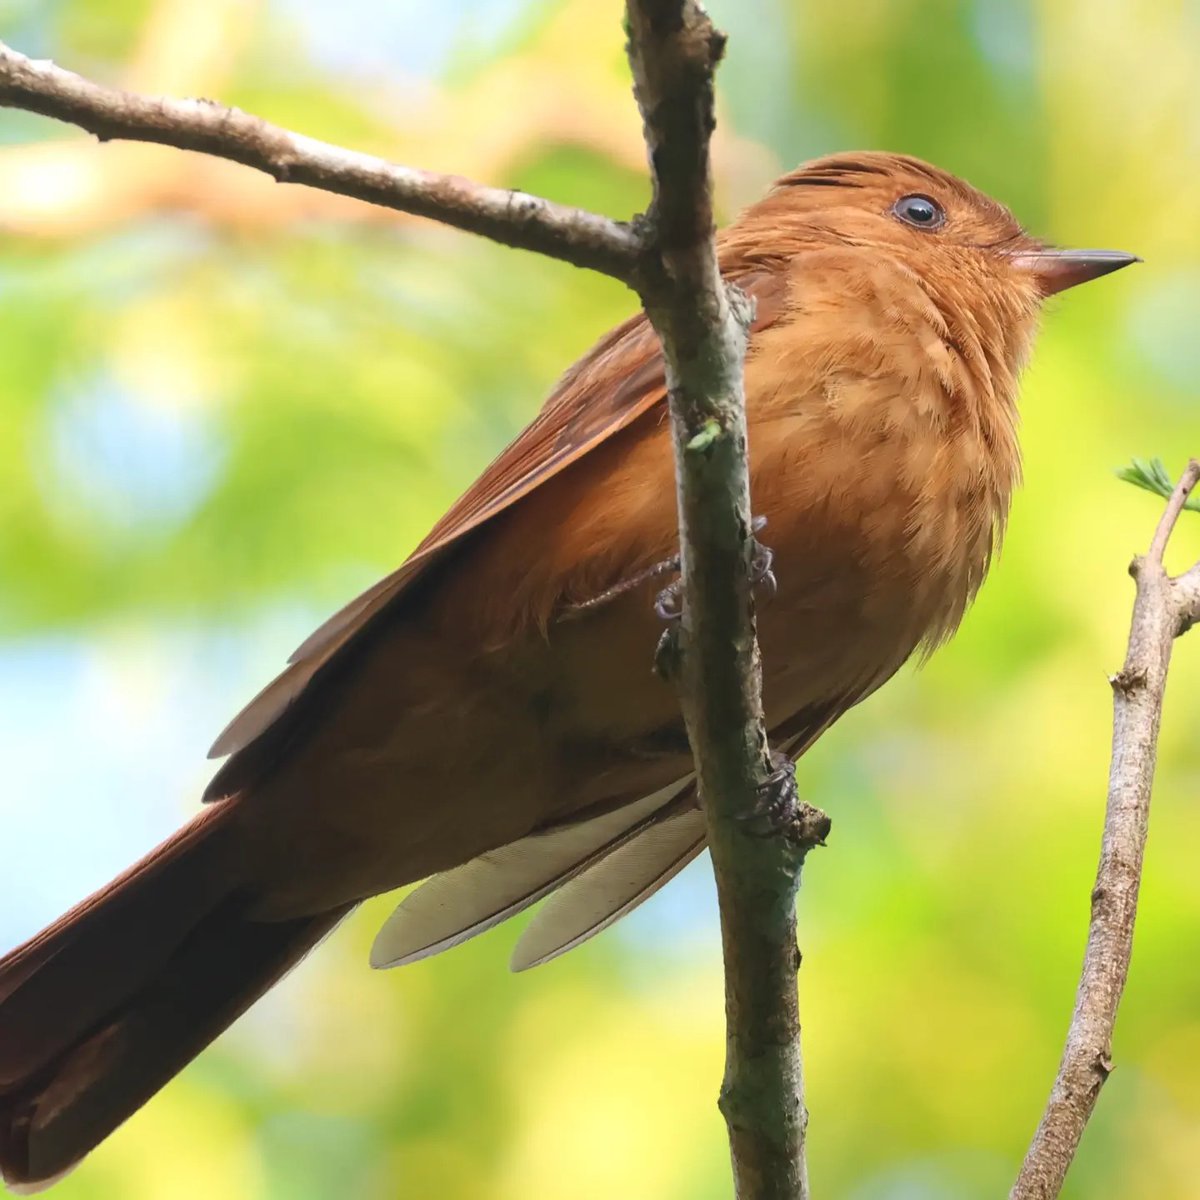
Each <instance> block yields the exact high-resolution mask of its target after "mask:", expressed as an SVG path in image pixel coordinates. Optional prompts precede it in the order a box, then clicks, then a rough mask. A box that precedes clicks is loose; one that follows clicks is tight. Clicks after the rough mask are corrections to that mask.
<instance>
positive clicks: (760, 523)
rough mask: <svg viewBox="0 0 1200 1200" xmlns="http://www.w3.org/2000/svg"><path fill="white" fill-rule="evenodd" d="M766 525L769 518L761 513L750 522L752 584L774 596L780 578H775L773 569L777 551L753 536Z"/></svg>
mask: <svg viewBox="0 0 1200 1200" xmlns="http://www.w3.org/2000/svg"><path fill="white" fill-rule="evenodd" d="M766 526H767V518H766V517H764V516H761V515H760V516H757V517H754V518H753V519H752V520H751V522H750V534H751V538H750V586H751V587H753V588H762V590H763V591H764V592H765V593H766V594H767V595H768V596H774V595H775V593H776V592H777V591H778V590H779V580H777V579H776V578H775V572H774V570H773V567H774V566H775V551H774V550H772V549H771V547H770V546H765V545H763V543H762V542H760V541H759V540H758V538H756V537H754V536H753V535H754V534H756V533H758V532H759V531H760V530H762V529H765V528H766Z"/></svg>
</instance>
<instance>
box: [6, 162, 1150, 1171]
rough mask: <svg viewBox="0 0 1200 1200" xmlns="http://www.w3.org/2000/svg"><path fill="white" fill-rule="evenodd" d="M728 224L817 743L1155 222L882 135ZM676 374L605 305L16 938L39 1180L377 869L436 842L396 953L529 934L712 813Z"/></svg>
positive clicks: (787, 745)
mask: <svg viewBox="0 0 1200 1200" xmlns="http://www.w3.org/2000/svg"><path fill="white" fill-rule="evenodd" d="M719 249H720V261H721V267H722V270H723V271H724V273H725V275H726V277H727V278H728V279H730V280H733V281H735V282H736V283H737V284H738V285H740V286H741V287H742V288H743V289H744V290H745V291H746V292H747V293H748V294H749V295H750V296H751V297H753V299H754V301H755V304H756V315H755V318H754V324H753V330H752V336H751V344H750V352H749V358H748V361H747V364H746V403H747V409H748V416H749V427H750V460H751V487H752V495H753V502H754V510H755V512H756V514H759V515H761V516H763V517H765V518H767V525H766V529H765V532H764V534H763V537H764V539H765V540H767V541H768V542H769V544H770V546H771V548H772V549H773V551H774V554H775V563H776V569H777V575H778V588H777V591H776V592H775V594H774V595H773V596H771V597H769V598H764V599H763V602H762V603H761V605H760V611H759V623H758V628H759V636H760V639H761V644H762V651H763V664H764V678H763V688H764V697H765V705H766V714H767V721H768V726H769V728H770V730H771V734H772V738H773V740H774V744H775V746H776V748H777V749H779V750H782V751H784V752H786V753H788V754H790V755H792V756H793V757H795V756H798V755H800V754H802V753H803V752H804V750H805V749H806V748H807V747H809V746H810V745H812V743H813V741H814V740H815V739H816V738H817V737H819V736H820V734H821V733H822V732H823V731H824V730H825V729H827V728H829V726H830V725H831V724H832V723H833V722H834V721H836V720H837V719H838V717H840V716H841V715H842V714H843V713H844V712H846V711H847V710H848V709H849V708H851V707H853V706H854V705H855V704H857V703H859V701H861V700H863V699H864V698H865V697H866V696H868V695H870V693H871V692H873V691H874V690H875V689H876V688H877V687H879V685H880V684H882V683H883V682H884V681H885V680H887V679H888V678H889V677H890V676H891V675H892V674H893V673H894V672H895V671H896V670H897V669H898V668H899V667H900V665H901V664H902V663H903V662H904V661H905V660H906V659H907V658H909V657H910V655H912V654H913V653H914V651H916V650H918V649H919V648H922V647H924V648H930V647H933V646H935V645H937V644H938V643H939V642H941V641H942V640H943V639H944V638H946V637H947V636H948V635H949V634H950V633H951V632H952V631H953V630H954V628H955V627H956V626H957V625H958V623H959V621H960V619H961V618H962V616H963V612H964V610H965V608H966V607H967V604H968V602H969V601H970V600H971V598H972V596H973V595H974V594H975V592H976V590H977V589H978V587H979V585H980V583H981V581H982V580H983V577H984V573H985V572H986V570H987V567H988V562H989V560H990V559H991V557H992V554H993V551H994V549H995V547H996V544H997V541H998V539H999V536H1000V533H1001V531H1002V529H1003V525H1004V520H1005V514H1006V512H1007V510H1008V505H1009V498H1010V496H1011V494H1012V490H1013V487H1014V485H1015V484H1016V482H1017V478H1018V474H1019V456H1018V449H1017V411H1016V395H1017V377H1018V375H1019V373H1020V370H1021V367H1022V364H1023V363H1024V362H1025V359H1026V357H1027V356H1028V354H1029V351H1030V347H1031V344H1032V342H1033V337H1034V331H1035V328H1036V325H1037V321H1038V315H1039V310H1040V308H1041V306H1042V302H1043V301H1044V300H1045V298H1046V297H1047V296H1049V295H1052V294H1053V293H1055V292H1059V291H1061V290H1063V289H1064V288H1068V287H1072V286H1074V285H1075V284H1078V283H1082V282H1084V281H1085V280H1089V279H1094V278H1096V277H1097V276H1099V275H1103V274H1106V273H1107V272H1109V271H1114V270H1116V269H1117V268H1119V267H1123V266H1125V265H1126V264H1128V263H1130V262H1133V261H1135V259H1134V258H1133V257H1132V256H1131V255H1127V254H1120V253H1115V252H1110V251H1073V250H1072V251H1066V250H1057V249H1051V248H1049V247H1047V246H1046V245H1044V244H1043V243H1041V242H1039V241H1036V240H1035V239H1033V238H1031V237H1029V236H1028V235H1026V234H1025V233H1024V232H1023V231H1022V230H1021V228H1020V226H1019V225H1018V224H1017V222H1016V221H1015V220H1014V219H1013V217H1012V216H1011V215H1010V214H1009V212H1008V211H1007V210H1006V209H1004V208H1003V207H1001V206H1000V205H999V204H997V203H995V202H994V201H992V200H990V199H988V198H987V197H986V196H984V195H981V194H980V193H979V192H977V191H975V190H974V189H973V188H971V187H969V186H968V185H967V184H966V183H964V182H962V181H961V180H959V179H956V178H955V177H954V176H952V175H949V174H947V173H945V172H944V171H940V170H938V169H937V168H935V167H932V166H929V165H928V164H926V163H923V162H919V161H918V160H916V159H913V158H906V157H901V156H897V155H890V154H876V153H869V154H844V155H838V156H836V157H831V158H823V159H819V160H817V161H815V162H811V163H809V164H807V165H806V166H803V167H801V168H799V169H798V170H796V171H794V172H792V173H791V174H789V175H785V176H784V177H783V178H782V179H780V180H779V181H778V182H777V183H776V184H775V185H774V187H772V189H771V191H770V192H769V194H768V195H767V196H766V198H765V199H763V200H762V201H761V202H760V203H758V204H756V205H754V206H753V207H752V208H750V209H748V210H747V211H746V212H745V213H743V214H742V215H741V217H740V218H739V219H738V220H737V221H736V222H735V223H734V224H733V225H732V226H731V227H730V228H728V229H727V230H725V231H724V232H723V233H722V234H721V235H720V240H719ZM665 391H666V388H665V382H664V376H663V363H662V358H661V356H660V352H659V347H658V344H657V340H656V338H655V335H654V332H653V330H652V329H651V328H650V326H649V325H648V324H647V322H646V319H645V317H644V316H641V315H639V316H635V317H633V318H631V319H630V320H628V321H626V322H625V323H624V324H623V325H620V326H618V327H617V328H616V329H614V330H613V331H612V332H611V333H609V334H607V335H606V336H605V337H603V338H602V339H601V340H600V341H599V342H598V343H597V344H596V345H595V346H594V347H593V348H592V349H591V350H590V351H589V352H588V353H587V354H585V355H584V357H583V358H582V359H580V361H579V362H577V363H576V364H575V365H574V366H573V367H572V368H571V369H570V370H569V371H568V372H567V373H566V374H565V375H564V376H563V378H562V380H561V381H560V382H559V384H558V386H557V387H556V388H555V390H554V392H553V393H552V395H551V396H550V398H549V400H548V401H547V402H546V404H545V406H544V407H543V408H542V410H541V412H540V413H539V414H538V416H537V418H536V419H535V420H534V421H533V422H532V424H530V425H529V426H528V427H527V428H526V429H525V430H524V432H523V433H521V435H520V436H519V437H518V438H517V439H516V441H515V442H513V444H512V445H511V446H509V447H508V449H507V450H505V451H504V452H503V453H502V454H501V455H500V457H499V458H498V459H496V461H495V462H494V463H492V465H491V466H490V467H488V468H487V470H486V471H484V473H483V475H482V476H481V477H480V478H479V480H478V481H477V482H476V483H475V484H474V486H473V487H471V488H470V490H469V491H468V492H467V493H466V494H465V495H464V496H463V497H462V498H461V499H460V500H459V501H458V502H457V503H456V504H455V505H454V507H453V508H451V509H450V511H449V512H448V513H447V514H446V516H445V517H444V518H443V519H442V520H441V521H440V522H439V523H438V524H437V525H436V526H435V527H434V529H433V531H432V532H431V533H430V534H429V536H428V537H427V538H426V539H425V541H424V542H422V543H421V545H420V546H419V547H418V549H417V550H416V551H415V553H414V554H413V555H412V556H411V557H410V558H409V559H408V561H407V562H406V563H405V564H404V565H403V566H402V567H401V568H400V569H399V570H398V571H396V572H395V573H394V574H393V575H391V576H389V577H388V578H387V579H384V580H383V581H382V582H381V583H379V584H377V585H376V586H375V587H373V588H371V589H370V590H369V591H367V592H366V593H364V594H363V595H362V596H360V597H359V598H358V599H356V600H354V601H352V602H351V603H350V604H349V605H347V607H346V608H344V609H342V611H341V612H339V613H338V614H336V615H335V616H334V617H332V618H330V619H329V620H328V621H327V622H326V623H325V624H324V625H322V626H321V628H320V629H318V630H317V632H316V633H314V634H313V635H312V636H311V637H310V638H309V639H308V640H307V641H306V642H305V643H304V644H303V645H302V646H301V647H300V648H299V649H298V650H297V651H296V652H295V654H293V656H292V659H291V662H290V665H289V666H288V667H287V669H286V670H285V671H284V672H283V674H282V675H281V676H280V677H279V678H278V679H277V680H275V682H274V683H272V684H270V686H268V687H267V688H266V689H265V690H264V691H263V692H261V693H260V694H259V695H258V696H257V697H256V698H255V699H254V700H253V701H251V703H250V704H249V706H248V707H247V708H246V709H245V710H244V711H243V712H242V713H241V714H240V715H239V716H238V717H236V718H235V719H234V721H233V722H232V724H230V725H229V727H228V728H227V729H226V730H225V731H224V732H223V733H222V734H221V735H220V737H219V738H218V739H217V742H216V745H215V746H214V748H213V752H214V755H218V756H220V755H227V756H228V758H227V761H226V762H225V763H224V765H223V766H222V767H221V769H220V770H219V771H218V772H217V774H216V777H215V778H214V779H213V781H212V783H211V784H210V785H209V787H208V790H207V792H206V794H205V797H204V799H205V800H206V801H208V802H209V803H208V805H207V806H206V807H205V809H204V810H203V811H202V812H201V813H200V815H199V816H197V817H196V818H195V819H194V820H193V821H191V822H190V823H189V824H188V825H186V826H185V827H184V828H183V829H181V830H180V831H179V832H178V833H177V834H175V836H174V837H172V838H171V839H169V840H168V841H167V842H165V843H164V844H163V845H161V846H159V847H158V849H156V850H154V851H153V852H151V853H150V854H149V855H148V856H147V857H146V858H145V859H143V860H142V861H141V862H139V863H138V864H137V865H136V866H134V867H133V868H131V869H130V870H129V871H128V872H126V873H125V874H124V875H123V876H121V877H120V878H119V879H117V880H115V881H114V882H113V883H112V884H110V885H109V886H108V887H106V888H104V889H103V890H102V891H100V892H98V893H97V894H96V895H94V896H92V897H90V898H89V899H87V900H85V901H84V902H83V903H82V904H80V905H79V906H78V907H77V908H75V909H73V910H72V911H71V912H69V913H67V914H66V915H65V916H64V917H63V918H62V919H61V920H59V921H58V922H57V923H55V924H54V925H52V926H51V927H50V928H48V929H46V930H45V931H44V932H42V933H40V934H39V935H38V936H37V937H35V938H33V939H32V940H31V941H29V942H27V943H26V944H25V945H24V946H21V947H20V948H18V949H17V950H14V951H13V952H12V953H11V954H9V955H8V956H7V957H6V958H5V959H3V960H2V961H0V1170H2V1171H3V1176H4V1178H5V1179H6V1180H7V1181H8V1182H9V1184H10V1185H23V1186H25V1187H27V1188H28V1187H30V1186H33V1185H39V1184H43V1183H45V1182H47V1181H52V1180H53V1179H54V1178H55V1177H56V1176H58V1175H59V1174H61V1173H62V1172H63V1171H65V1170H67V1169H69V1168H70V1167H71V1166H72V1165H73V1164H74V1163H76V1162H77V1161H78V1160H79V1159H80V1158H81V1157H82V1156H83V1155H84V1154H86V1153H87V1152H88V1151H89V1150H90V1149H91V1148H92V1147H94V1146H95V1145H96V1144H97V1143H98V1142H99V1141H100V1140H101V1139H103V1138H104V1137H106V1136H107V1135H108V1134H109V1133H110V1132H111V1131H112V1130H113V1129H114V1128H115V1127H116V1126H117V1125H118V1124H120V1122H122V1121H123V1120H124V1119H125V1118H126V1117H128V1116H129V1115H130V1114H131V1113H132V1112H133V1111H134V1110H135V1109H137V1108H138V1107H139V1106H140V1105H142V1104H143V1103H145V1102H146V1100H147V1099H149V1097H150V1096H152V1095H153V1094H154V1092H156V1091H157V1090H158V1089H159V1088H160V1087H162V1085H163V1084H164V1083H166V1082H167V1080H169V1079H170V1078H171V1077H172V1076H173V1075H174V1074H175V1073H176V1072H177V1071H179V1070H180V1069H181V1068H182V1067H183V1066H184V1065H185V1064H186V1063H187V1062H188V1061H189V1060H190V1059H191V1058H193V1057H194V1056H195V1055H196V1054H198V1053H199V1052H200V1050H201V1049H202V1048H203V1047H204V1046H205V1045H207V1044H208V1043H209V1042H210V1041H211V1040H212V1039H213V1038H214V1037H216V1036H217V1034H219V1033H220V1032H221V1031H222V1030H223V1029H224V1028H225V1027H226V1026H228V1025H229V1024H230V1022H232V1021H233V1020H234V1019H235V1018H236V1017H237V1016H238V1015H239V1014H240V1013H241V1012H243V1011H244V1010H245V1009H246V1008H247V1007H248V1006H249V1005H250V1004H252V1003H253V1002H254V1001H255V1000H256V999H257V998H258V997H259V996H260V995H262V993H263V992H264V991H265V990H266V989H267V988H269V987H270V986H271V985H272V984H273V983H275V982H276V980H278V979H279V977H280V976H281V975H283V973H284V972H286V971H287V970H288V968H289V967H291V966H292V965H293V964H294V963H296V962H297V961H298V960H299V959H300V958H301V957H302V956H303V955H304V954H305V953H307V951H308V950H309V949H311V948H312V947H313V946H314V945H315V944H316V943H317V941H318V940H319V939H320V938H321V937H323V936H324V935H325V934H326V933H327V932H329V930H331V929H332V928H333V927H334V926H335V925H336V924H337V923H338V922H339V921H340V920H341V919H342V918H343V917H344V916H345V915H346V914H347V913H348V912H349V911H350V910H351V909H353V908H354V906H355V905H356V904H357V903H358V902H359V901H361V900H363V899H364V898H366V897H368V896H373V895H376V894H377V893H380V892H386V891H389V890H391V889H393V888H397V887H399V886H400V885H402V884H408V883H412V882H414V881H417V880H422V879H429V877H431V876H432V878H431V879H429V882H427V883H425V884H424V885H423V886H422V887H420V888H418V889H417V890H415V891H414V892H412V893H410V894H409V895H408V897H407V898H406V899H405V900H404V901H403V902H402V903H401V905H400V907H399V909H398V910H397V911H396V913H395V915H394V916H393V917H392V918H391V919H390V920H389V921H388V923H387V924H386V926H385V927H384V929H383V930H382V932H381V933H380V934H379V937H378V940H377V941H376V944H375V948H374V951H373V953H372V961H373V963H374V965H376V966H387V965H392V964H395V963H401V962H408V961H410V960H413V959H416V958H420V957H422V956H424V955H427V954H432V953H435V952H437V951H439V950H442V949H445V948H446V947H448V946H452V945H455V944H457V943H459V942H461V941H463V940H464V939H466V938H468V937H471V936H472V935H474V934H476V933H478V932H480V931H482V930H485V929H488V928H490V927H491V926H493V925H495V924H496V923H497V922H499V921H501V920H503V919H504V918H505V917H508V916H509V915H511V914H513V913H516V912H519V911H521V910H522V909H524V908H525V907H527V906H528V905H530V904H532V903H533V902H534V901H536V900H539V899H541V898H543V897H545V896H549V900H548V901H547V903H546V904H545V905H544V906H543V907H542V908H541V909H540V910H539V911H538V913H537V914H536V915H535V917H534V919H533V921H532V923H531V924H530V925H529V926H528V927H527V929H526V930H525V933H524V935H523V936H522V938H521V940H520V942H519V943H518V945H517V949H516V952H515V956H514V966H515V967H517V968H522V967H527V966H532V965H534V964H536V963H540V962H544V961H546V960H547V959H548V958H551V957H553V956H554V955H556V954H558V953H561V952H562V951H563V950H566V949H569V948H570V947H572V946H574V945H577V944H578V943H579V942H581V941H582V940H584V939H585V938H587V937H589V936H591V935H592V934H593V933H595V932H597V931H598V930H600V929H603V928H604V927H605V926H607V925H608V924H610V923H611V922H612V921H614V920H616V919H617V918H618V917H619V916H621V915H622V914H624V913H625V912H627V911H629V910H630V909H631V908H633V907H634V906H635V905H636V904H638V903H640V902H641V901H642V900H643V899H645V898H646V897H647V896H648V895H650V894H651V893H652V892H654V891H655V890H656V889H657V888H659V887H660V886H662V884H663V883H664V882H666V881H667V880H668V879H670V878H671V877H672V876H673V875H674V874H675V873H676V872H677V871H679V870H680V868H681V867H682V866H683V865H684V864H686V863H687V862H688V861H690V860H691V859H692V858H693V857H695V856H696V855H697V854H698V853H699V852H700V851H701V850H702V849H703V847H704V837H705V831H704V821H703V817H702V814H701V812H700V810H699V808H698V807H697V803H696V797H695V795H694V790H693V787H692V777H691V770H692V762H691V756H690V753H689V749H688V742H687V738H686V736H685V732H684V727H683V723H682V720H681V718H680V713H679V707H678V703H677V699H676V696H675V694H674V692H673V690H672V688H671V687H670V686H668V685H667V684H666V683H664V682H662V681H660V680H659V679H658V678H657V677H656V676H655V675H654V673H653V672H652V670H651V659H652V655H653V650H654V647H655V644H656V642H657V640H658V637H659V634H660V632H661V622H660V617H659V616H658V615H656V613H655V604H654V600H655V594H656V591H657V590H658V589H659V588H661V587H662V586H663V578H662V576H661V573H657V574H656V572H655V571H654V570H653V568H654V567H655V566H656V565H657V564H660V563H663V562H666V561H669V560H670V559H671V557H672V555H673V554H674V553H675V549H676V541H677V530H676V512H675V499H674V481H673V466H672V451H671V442H670V437H669V431H668V426H667V420H666V403H665ZM630 581H634V583H633V585H632V586H628V585H629V584H630ZM638 581H640V582H638ZM598 597H599V598H601V599H600V602H595V601H597V598H598Z"/></svg>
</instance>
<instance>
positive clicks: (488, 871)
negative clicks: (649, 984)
mask: <svg viewBox="0 0 1200 1200" xmlns="http://www.w3.org/2000/svg"><path fill="white" fill-rule="evenodd" d="M690 784H691V776H688V777H686V778H684V779H681V780H679V781H678V782H677V783H674V784H672V785H671V786H670V787H668V788H664V789H663V790H662V791H658V792H655V793H653V794H652V795H650V796H644V797H643V798H642V799H641V800H638V801H635V802H634V803H632V804H626V805H624V806H622V807H621V808H617V809H614V810H611V811H609V812H606V813H603V814H602V815H600V816H596V817H593V818H591V819H590V820H587V821H579V822H576V823H574V824H571V825H564V826H559V827H558V828H556V829H552V830H548V831H546V832H542V833H534V834H531V835H530V836H529V837H524V838H521V839H520V840H519V841H516V842H512V843H510V844H509V845H507V846H501V847H500V848H499V849H498V850H492V851H490V852H488V853H487V854H481V855H480V856H479V857H478V858H473V859H471V861H470V862H466V863H463V865H462V866H460V867H454V868H453V869H452V870H449V871H443V872H442V873H441V874H440V875H434V876H433V878H431V879H428V880H426V881H425V882H424V883H423V884H421V885H420V887H418V888H416V889H415V890H414V891H412V892H409V894H408V895H407V896H405V897H404V899H403V900H402V901H401V902H400V904H399V905H398V907H397V908H396V911H395V912H393V913H392V915H391V916H390V917H389V918H388V919H387V921H386V922H385V923H384V925H383V928H382V929H380V931H379V934H378V935H377V936H376V938H375V944H374V945H373V946H372V947H371V965H372V966H373V967H398V966H402V965H403V964H404V963H410V962H416V961H417V960H418V959H422V958H428V957H429V956H430V955H433V954H438V953H440V952H441V951H443V950H449V949H450V948H451V947H452V946H457V945H460V944H461V943H462V942H465V941H467V939H468V938H473V937H474V936H475V935H476V934H479V933H484V932H485V931H486V930H488V929H492V928H493V927H494V926H496V925H499V924H500V922H501V921H505V920H507V919H508V918H509V917H511V916H514V915H515V914H516V913H519V912H521V911H522V910H524V909H526V908H528V907H529V906H530V905H531V904H534V903H536V902H537V901H538V900H540V899H541V898H542V897H543V896H545V895H547V894H548V893H549V892H552V891H554V889H555V888H558V887H561V886H562V885H563V884H566V886H567V887H570V883H569V882H568V881H569V880H571V879H572V878H573V877H575V876H576V875H578V874H579V873H580V872H581V871H586V870H587V869H588V868H589V867H590V866H591V865H592V864H594V863H600V862H604V861H607V860H608V857H609V856H611V855H613V854H614V853H616V852H619V849H620V847H621V846H623V845H625V844H626V843H627V842H628V841H629V840H630V839H631V838H632V839H638V838H639V837H640V835H642V834H643V832H644V831H645V830H647V829H650V828H652V827H654V826H655V825H656V824H657V823H659V822H661V821H662V820H663V817H664V813H667V812H673V811H675V809H676V807H677V806H676V804H675V803H674V802H675V801H676V800H677V798H678V797H679V796H680V794H681V793H683V792H684V791H685V790H686V789H687V788H688V787H689V786H690ZM692 811H693V812H697V811H698V810H696V809H693V810H692ZM614 919H615V918H614Z"/></svg>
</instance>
